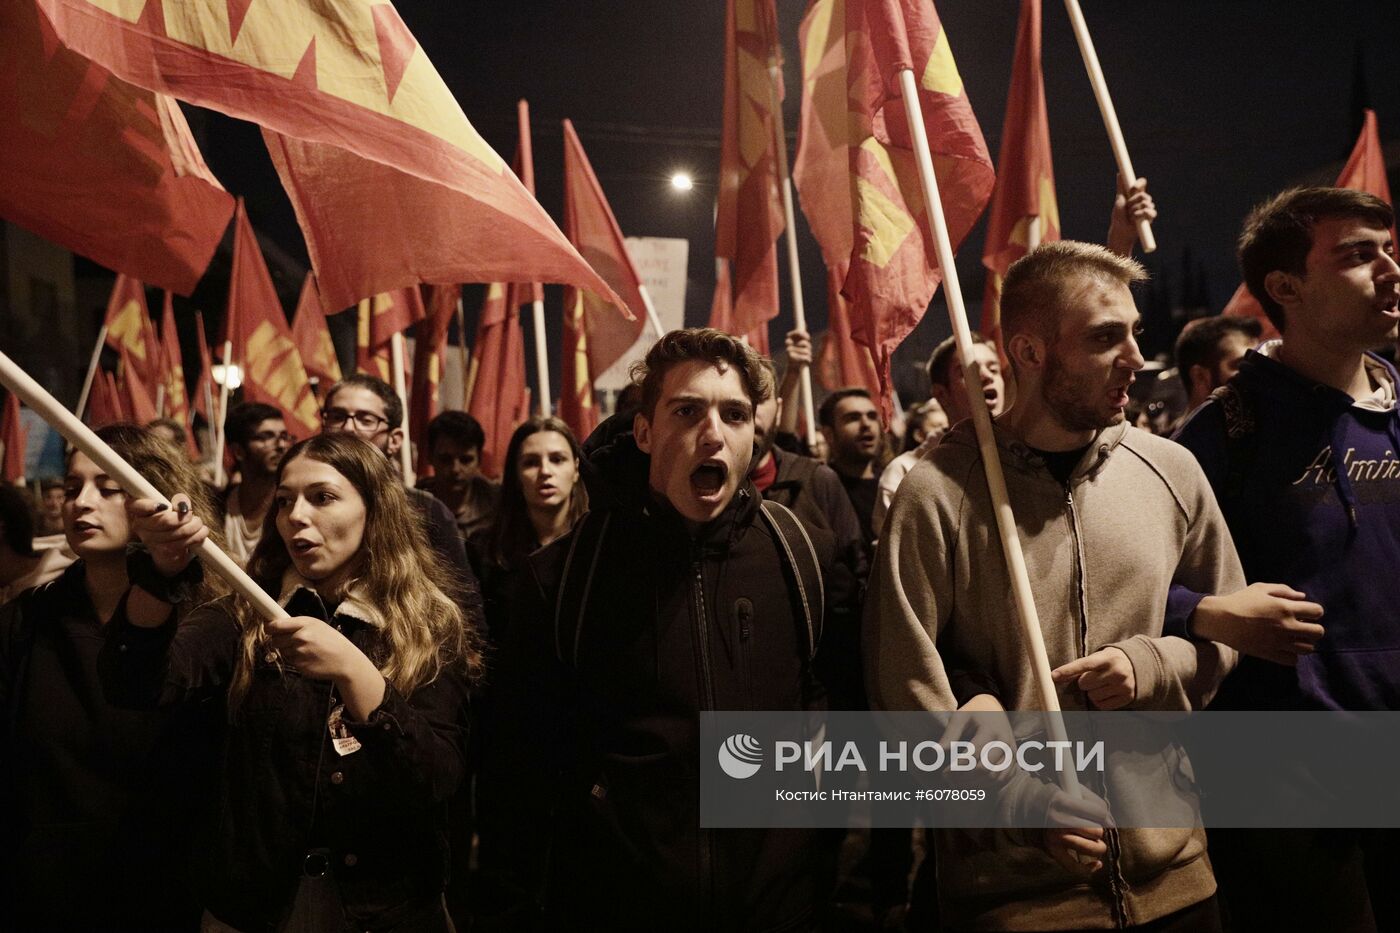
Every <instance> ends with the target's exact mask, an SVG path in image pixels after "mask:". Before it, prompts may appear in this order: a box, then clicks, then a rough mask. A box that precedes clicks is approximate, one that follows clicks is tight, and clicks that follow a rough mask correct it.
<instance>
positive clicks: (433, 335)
mask: <svg viewBox="0 0 1400 933" xmlns="http://www.w3.org/2000/svg"><path fill="white" fill-rule="evenodd" d="M461 294H462V289H461V288H460V287H459V286H457V285H434V286H432V287H431V288H430V289H429V290H428V316H427V317H425V318H424V319H423V320H421V321H419V322H418V328H417V330H416V331H415V332H414V336H415V340H414V341H413V391H411V392H410V393H409V396H408V397H409V412H408V427H409V436H410V437H412V438H413V442H414V443H415V444H417V445H418V465H417V467H416V469H415V472H416V473H417V474H418V475H419V476H431V475H432V451H431V450H429V449H428V422H429V421H432V420H433V418H434V417H435V416H436V415H437V413H438V385H439V383H440V382H441V381H442V368H443V366H444V364H446V362H447V331H448V329H449V328H450V327H451V326H452V319H453V318H454V317H455V316H456V315H457V299H458V297H459V296H460V295H461Z"/></svg>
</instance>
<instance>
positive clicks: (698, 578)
mask: <svg viewBox="0 0 1400 933" xmlns="http://www.w3.org/2000/svg"><path fill="white" fill-rule="evenodd" d="M691 570H692V571H693V572H694V579H693V580H692V581H691V601H690V604H691V609H692V610H693V611H694V613H695V634H696V637H697V639H698V640H699V642H700V651H699V655H700V690H701V704H702V705H701V709H703V710H713V709H714V708H715V685H714V680H713V675H712V674H711V672H710V624H709V619H708V618H706V614H705V558H704V553H703V552H702V551H701V549H700V548H699V546H698V545H696V546H693V547H692V551H691ZM699 840H700V879H701V883H702V884H704V885H705V899H704V901H703V903H704V904H705V905H706V907H705V912H706V914H709V913H710V905H712V904H713V903H714V896H715V879H714V861H713V858H714V857H713V854H712V853H711V851H710V850H711V838H710V830H708V829H705V828H703V827H702V828H701V829H700V834H699ZM706 919H707V921H708V920H711V919H713V918H711V917H707V918H706Z"/></svg>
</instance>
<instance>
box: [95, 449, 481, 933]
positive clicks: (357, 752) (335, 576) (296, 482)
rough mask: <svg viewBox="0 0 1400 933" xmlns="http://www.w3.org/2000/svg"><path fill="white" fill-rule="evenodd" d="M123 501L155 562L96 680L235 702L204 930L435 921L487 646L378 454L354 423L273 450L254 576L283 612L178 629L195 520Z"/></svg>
mask: <svg viewBox="0 0 1400 933" xmlns="http://www.w3.org/2000/svg"><path fill="white" fill-rule="evenodd" d="M128 508H129V510H130V512H131V514H132V516H133V522H134V524H135V526H136V529H137V533H138V534H139V535H140V537H141V538H142V540H143V541H144V542H145V543H146V545H147V547H148V548H149V555H150V556H149V566H147V567H146V568H145V570H144V571H142V572H141V573H140V574H139V575H138V578H137V580H136V581H135V585H134V586H133V588H132V590H131V594H130V596H129V597H128V599H127V602H126V604H125V615H124V617H123V616H122V615H121V614H119V617H118V619H117V622H116V624H115V627H114V631H113V633H112V637H111V638H109V639H108V644H107V645H106V646H105V648H104V655H103V660H104V663H105V664H106V665H107V668H106V670H105V675H106V685H107V687H108V689H109V690H111V691H113V692H114V693H116V694H118V695H119V696H120V697H121V700H122V702H125V703H130V704H133V705H152V704H175V703H181V702H185V701H190V700H195V699H199V698H202V697H208V696H214V697H224V698H227V701H228V705H229V709H230V727H229V730H228V739H227V743H226V748H225V755H224V769H223V774H222V779H221V782H220V787H219V795H220V807H219V818H218V820H217V822H216V825H215V826H214V827H213V832H212V834H211V835H210V836H209V838H208V840H207V843H206V845H205V846H204V848H203V850H202V857H201V859H200V864H199V865H198V866H197V868H196V872H197V875H198V880H197V887H198V890H199V894H200V896H201V900H202V903H203V905H204V907H205V911H206V913H205V919H204V929H206V930H216V931H228V930H244V931H252V930H267V929H275V930H279V931H292V930H339V929H357V930H361V929H375V930H400V929H403V930H408V929H411V930H415V931H418V930H422V931H428V930H446V929H448V928H449V927H448V920H447V915H446V913H445V912H444V909H443V901H442V892H443V883H444V879H445V877H446V872H447V865H448V861H447V858H448V852H447V837H446V813H445V804H446V801H447V800H448V799H449V798H450V797H451V795H452V794H453V792H454V790H455V789H456V787H457V784H458V782H459V780H460V779H461V775H462V772H463V768H464V757H465V749H466V735H467V702H468V700H467V697H468V692H469V689H470V684H471V683H472V681H473V680H474V679H475V678H476V677H477V676H478V675H479V673H480V665H481V655H480V651H479V650H478V648H477V644H476V640H475V628H474V625H473V623H474V621H475V620H469V619H466V618H464V616H463V613H462V610H461V609H460V608H459V603H458V600H457V598H456V596H457V594H456V593H455V592H454V584H453V582H452V580H453V577H452V575H451V573H450V571H449V570H448V569H447V567H446V566H445V565H444V564H443V563H442V561H441V559H440V558H438V557H437V556H436V555H435V553H434V551H433V550H432V548H431V547H430V546H429V544H428V542H427V539H426V537H425V535H424V532H423V528H422V524H421V522H420V521H419V520H418V518H417V515H416V513H415V511H414V510H413V507H412V506H411V505H410V504H409V501H408V498H407V496H406V495H405V493H404V491H403V486H402V483H400V482H399V480H398V478H397V477H396V476H395V475H394V473H393V470H392V468H391V465H390V463H389V461H388V459H387V458H386V457H385V456H384V455H383V454H382V453H380V452H379V450H377V449H376V448H374V447H373V446H371V445H370V444H368V443H366V442H365V441H363V440H361V439H360V438H358V437H356V436H354V435H350V434H323V435H319V436H317V437H313V438H310V439H308V440H305V441H302V442H301V443H299V444H297V445H296V446H294V447H292V449H291V450H289V451H288V452H287V455H286V457H284V458H283V460H282V463H281V464H280V466H279V467H278V470H277V484H276V494H275V499H274V502H273V507H272V508H271V509H270V510H269V512H268V516H267V519H266V524H265V527H264V530H263V535H262V538H261V540H260V541H259V543H258V546H257V548H256V549H255V550H254V552H253V554H252V556H251V558H250V559H249V563H248V571H249V574H250V575H251V576H253V577H254V579H256V580H257V581H258V583H259V584H260V585H261V586H262V587H263V588H264V589H265V590H266V591H267V592H268V593H269V594H272V595H274V596H276V597H277V598H278V600H279V602H280V603H281V605H282V606H283V607H284V608H285V609H286V610H287V613H288V614H289V616H291V618H289V619H282V620H276V621H271V622H268V621H265V620H263V619H262V618H261V617H260V616H259V615H257V614H256V613H255V611H254V610H253V608H252V607H251V606H250V605H249V604H248V603H247V602H246V601H244V600H240V599H236V598H233V597H230V598H228V599H224V600H220V601H217V602H215V603H212V604H210V605H207V606H204V607H202V608H199V609H196V610H194V611H193V612H192V613H190V614H189V617H188V618H187V619H186V620H185V621H184V622H183V624H180V625H175V624H173V619H174V618H176V617H178V616H180V615H181V614H182V613H180V612H179V611H177V609H176V605H182V603H181V602H180V590H181V588H182V587H183V586H186V585H188V584H189V583H191V582H193V581H194V580H197V579H199V578H200V576H201V574H202V570H201V569H200V565H199V562H198V561H197V560H192V559H191V556H190V555H191V553H192V551H193V549H194V547H195V546H196V545H198V544H199V543H200V541H202V540H203V538H204V536H205V534H206V533H207V529H206V528H205V526H204V525H203V523H201V522H199V521H197V520H195V519H194V518H192V517H191V516H189V515H187V514H184V513H183V512H182V511H180V510H179V509H175V510H158V509H157V507H156V506H155V505H154V504H153V503H151V502H149V501H146V500H140V501H136V502H133V503H130V504H129V506H128Z"/></svg>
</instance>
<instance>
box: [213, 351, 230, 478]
mask: <svg viewBox="0 0 1400 933" xmlns="http://www.w3.org/2000/svg"><path fill="white" fill-rule="evenodd" d="M232 369H233V341H232V340H225V341H224V378H223V381H222V382H220V383H219V413H218V415H217V416H216V417H217V419H218V424H216V425H214V429H215V434H214V485H215V486H220V487H222V486H223V485H224V422H225V421H226V420H227V419H228V380H229V374H230V373H231V372H232ZM210 375H211V376H212V375H213V374H212V373H211V374H210Z"/></svg>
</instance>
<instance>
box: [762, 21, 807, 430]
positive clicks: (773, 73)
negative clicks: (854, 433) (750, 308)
mask: <svg viewBox="0 0 1400 933" xmlns="http://www.w3.org/2000/svg"><path fill="white" fill-rule="evenodd" d="M775 41H776V39H775ZM775 52H776V50H775ZM779 77H780V76H779V73H778V62H777V56H776V54H775V55H774V56H773V57H771V58H770V59H769V61H768V94H769V106H770V109H771V112H772V114H773V159H774V161H775V162H777V165H778V181H779V182H780V184H779V186H778V187H779V190H780V191H781V192H782V196H783V225H784V227H785V232H786V240H787V266H788V281H789V282H790V283H791V287H792V318H793V324H794V325H795V326H796V327H797V329H798V330H801V331H805V330H807V307H806V304H805V302H804V301H803V298H802V269H801V267H800V266H799V264H798V261H797V213H796V211H794V210H793V206H792V173H791V172H790V171H789V170H788V157H787V131H786V130H785V129H784V128H783V103H782V101H781V100H779V99H778V81H779ZM801 379H802V385H801V396H802V398H801V403H802V414H803V416H804V417H805V418H806V419H807V437H808V439H809V440H810V439H811V437H812V435H813V434H815V433H816V431H817V419H816V416H815V414H814V413H813V408H812V367H811V366H804V367H802V374H801Z"/></svg>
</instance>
